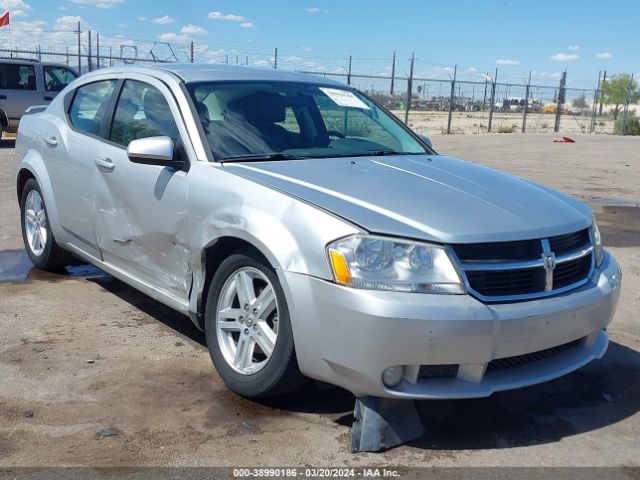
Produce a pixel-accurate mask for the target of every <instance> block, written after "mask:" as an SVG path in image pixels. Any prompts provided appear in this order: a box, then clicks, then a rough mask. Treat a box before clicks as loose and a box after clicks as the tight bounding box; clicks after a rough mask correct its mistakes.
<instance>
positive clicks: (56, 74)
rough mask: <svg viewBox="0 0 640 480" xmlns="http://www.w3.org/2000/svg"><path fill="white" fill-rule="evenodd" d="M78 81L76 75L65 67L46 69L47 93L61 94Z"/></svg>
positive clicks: (45, 85) (45, 83) (45, 86)
mask: <svg viewBox="0 0 640 480" xmlns="http://www.w3.org/2000/svg"><path fill="white" fill-rule="evenodd" d="M75 79H76V74H75V73H73V72H72V71H71V70H69V69H68V68H65V67H46V66H45V67H44V88H45V90H46V91H47V92H60V91H62V90H63V89H64V87H66V86H67V85H69V84H70V83H71V82H73V81H74V80H75Z"/></svg>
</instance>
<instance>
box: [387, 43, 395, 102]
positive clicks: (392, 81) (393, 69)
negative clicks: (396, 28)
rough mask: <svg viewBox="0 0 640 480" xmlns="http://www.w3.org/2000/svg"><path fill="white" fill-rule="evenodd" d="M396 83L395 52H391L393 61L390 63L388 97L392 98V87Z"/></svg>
mask: <svg viewBox="0 0 640 480" xmlns="http://www.w3.org/2000/svg"><path fill="white" fill-rule="evenodd" d="M395 82H396V51H395V50H394V51H393V61H392V62H391V91H390V92H389V95H391V96H392V97H393V87H394V86H395V85H394V84H395Z"/></svg>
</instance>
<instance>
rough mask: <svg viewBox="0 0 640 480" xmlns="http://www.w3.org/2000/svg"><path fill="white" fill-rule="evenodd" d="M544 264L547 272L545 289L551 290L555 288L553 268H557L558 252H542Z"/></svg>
mask: <svg viewBox="0 0 640 480" xmlns="http://www.w3.org/2000/svg"><path fill="white" fill-rule="evenodd" d="M542 265H543V266H544V271H545V272H546V276H545V282H544V289H545V290H546V291H547V292H549V291H551V290H553V270H554V269H555V268H556V254H555V253H553V252H544V253H543V254H542Z"/></svg>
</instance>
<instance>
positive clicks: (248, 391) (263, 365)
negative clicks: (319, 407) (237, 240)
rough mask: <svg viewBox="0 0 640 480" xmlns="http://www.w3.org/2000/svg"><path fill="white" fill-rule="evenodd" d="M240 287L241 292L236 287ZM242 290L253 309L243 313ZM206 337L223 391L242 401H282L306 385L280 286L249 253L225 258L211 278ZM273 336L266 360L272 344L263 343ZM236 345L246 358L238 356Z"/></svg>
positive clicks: (263, 263)
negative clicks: (275, 399) (273, 309)
mask: <svg viewBox="0 0 640 480" xmlns="http://www.w3.org/2000/svg"><path fill="white" fill-rule="evenodd" d="M247 278H248V279H249V280H250V281H248V280H247ZM243 279H244V280H243ZM241 284H244V285H245V287H246V288H244V289H242V288H241V287H238V285H241ZM269 287H271V290H269ZM241 290H242V291H243V292H245V293H244V294H242V295H243V296H244V298H245V300H246V299H250V298H251V297H250V295H251V294H250V293H249V294H246V292H247V291H249V292H251V291H253V295H254V297H255V303H252V304H250V306H249V309H248V310H245V309H244V305H243V304H242V301H243V299H242V298H241V293H240V291H241ZM234 291H235V293H234ZM269 291H271V292H273V293H274V294H275V301H274V300H273V299H272V297H271V296H270V295H267V293H268V292H269ZM261 293H262V295H261ZM267 298H269V299H271V300H265V299H267ZM245 303H246V302H245ZM225 308H226V310H225V311H228V312H229V313H228V314H227V316H226V317H223V316H221V315H222V312H220V310H221V309H225ZM254 308H255V310H254ZM272 308H275V313H273V311H271V309H272ZM261 310H264V313H263V312H261ZM256 312H257V313H256ZM236 329H237V330H238V331H237V332H236V331H235V330H236ZM267 329H269V330H270V331H271V333H268V330H267ZM205 333H206V337H207V346H208V348H209V353H210V354H211V359H212V360H213V364H214V366H215V368H216V370H217V371H218V373H219V374H220V376H221V377H222V380H223V381H224V383H225V385H227V387H228V388H229V389H230V390H232V391H234V392H236V393H237V394H239V395H242V396H243V397H247V398H253V399H258V398H267V397H275V396H280V395H285V394H288V393H291V392H294V391H296V390H298V389H300V388H301V387H302V386H304V384H305V383H306V381H307V379H306V377H304V376H303V375H302V373H301V372H300V370H299V368H298V361H297V358H296V353H295V348H294V343H293V332H292V330H291V319H290V316H289V310H288V308H287V303H286V300H285V297H284V292H283V290H282V286H281V285H280V282H279V281H278V277H277V276H276V274H275V271H274V270H273V268H271V266H269V265H268V264H267V262H266V261H265V260H264V259H263V258H262V257H261V256H259V255H257V254H255V253H254V252H251V251H242V252H236V253H234V254H232V255H230V256H229V257H228V258H227V259H225V260H224V261H223V262H222V263H221V264H220V267H219V268H218V269H217V271H216V272H215V274H214V277H213V280H212V282H211V286H210V288H209V292H208V295H207V305H206V310H205ZM273 333H275V335H276V336H275V342H274V343H275V345H274V346H273V348H272V351H271V353H270V354H269V347H270V345H272V344H273V343H270V342H269V341H268V340H266V339H267V338H270V339H271V340H273V337H272V336H271V334H273ZM241 340H242V342H243V343H242V344H243V345H244V347H245V348H243V349H242V350H241V351H242V352H247V353H246V354H245V355H240V354H239V353H238V352H239V348H238V346H239V345H240V344H241ZM234 345H235V350H234ZM262 346H265V348H264V349H263V348H262ZM243 358H244V361H243Z"/></svg>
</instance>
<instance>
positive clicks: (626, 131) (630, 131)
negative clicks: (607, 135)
mask: <svg viewBox="0 0 640 480" xmlns="http://www.w3.org/2000/svg"><path fill="white" fill-rule="evenodd" d="M613 134H614V135H640V119H638V118H636V117H635V116H632V115H629V116H627V118H626V120H625V119H624V118H623V117H622V116H621V117H619V118H618V119H617V120H616V121H615V123H614V124H613Z"/></svg>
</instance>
